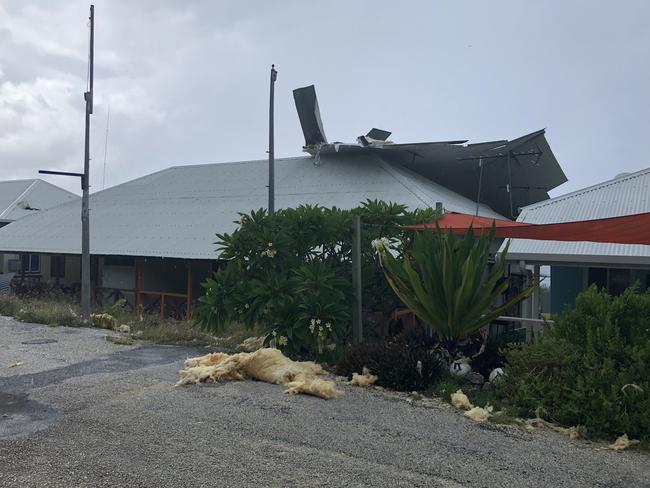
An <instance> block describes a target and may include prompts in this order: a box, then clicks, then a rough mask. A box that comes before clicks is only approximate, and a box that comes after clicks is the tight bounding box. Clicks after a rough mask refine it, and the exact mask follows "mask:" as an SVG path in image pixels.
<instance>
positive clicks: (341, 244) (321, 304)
mask: <svg viewBox="0 0 650 488" xmlns="http://www.w3.org/2000/svg"><path fill="white" fill-rule="evenodd" d="M355 214H358V215H361V217H362V220H363V222H364V223H366V224H368V225H367V226H366V227H364V231H363V233H362V249H363V252H362V268H363V273H362V274H363V290H364V300H363V302H364V304H365V307H366V311H376V310H379V311H382V312H385V313H387V312H389V311H390V310H392V309H393V308H395V307H396V306H398V304H399V302H398V301H397V300H396V298H395V297H394V296H393V295H392V293H391V292H390V290H389V288H388V285H387V284H386V282H385V280H384V279H383V276H382V272H381V270H380V269H379V267H378V266H377V262H376V259H377V257H376V256H375V254H374V252H373V249H372V246H371V245H370V243H371V241H372V240H373V239H375V238H377V237H379V236H380V235H388V236H397V235H402V234H403V231H402V229H401V228H400V226H401V225H407V224H413V223H416V222H417V223H419V222H423V221H428V220H431V219H432V218H433V217H434V216H435V215H436V214H435V212H434V211H432V210H427V211H421V210H418V211H415V212H407V211H406V207H405V206H403V205H397V204H392V203H385V202H379V201H367V202H365V203H364V204H363V205H362V206H361V207H359V208H357V209H353V210H350V211H348V210H341V209H337V208H324V207H319V206H300V207H298V208H295V209H281V210H278V211H277V212H276V213H275V214H274V215H272V216H269V215H268V214H267V213H266V211H265V210H258V211H253V212H251V213H250V214H241V220H240V221H239V224H240V226H239V228H238V229H236V230H235V231H234V232H233V233H232V234H223V235H218V236H217V237H218V239H219V242H218V243H217V244H218V246H219V248H220V256H219V258H220V259H221V260H222V263H223V266H222V267H221V269H219V270H218V271H217V272H216V273H215V274H214V275H213V276H212V277H211V278H210V279H208V280H206V282H205V283H203V286H204V288H205V289H206V293H205V295H204V296H203V297H201V299H200V306H199V307H197V309H196V315H195V322H196V324H197V325H198V326H199V327H201V328H202V329H204V330H206V331H210V332H211V333H218V332H220V331H221V330H223V328H225V327H228V324H230V323H232V322H237V323H241V324H244V325H245V326H247V327H249V328H251V329H252V328H258V330H259V331H260V332H261V333H262V334H263V335H264V336H265V337H266V341H267V342H271V341H274V342H275V343H276V345H277V346H278V347H280V348H282V349H283V350H284V351H285V352H287V353H289V354H291V355H294V356H313V355H316V354H322V353H324V352H326V351H330V350H331V349H332V348H336V347H338V346H341V345H343V344H345V343H346V341H347V339H348V337H349V335H350V326H351V304H352V283H351V278H352V270H351V263H350V259H351V237H352V216H353V215H355ZM409 235H410V234H409ZM404 236H405V237H404V238H403V241H404V242H409V240H410V237H408V236H407V235H406V234H404Z"/></svg>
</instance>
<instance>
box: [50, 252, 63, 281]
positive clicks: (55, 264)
mask: <svg viewBox="0 0 650 488" xmlns="http://www.w3.org/2000/svg"><path fill="white" fill-rule="evenodd" d="M50 276H52V278H65V256H51V257H50Z"/></svg>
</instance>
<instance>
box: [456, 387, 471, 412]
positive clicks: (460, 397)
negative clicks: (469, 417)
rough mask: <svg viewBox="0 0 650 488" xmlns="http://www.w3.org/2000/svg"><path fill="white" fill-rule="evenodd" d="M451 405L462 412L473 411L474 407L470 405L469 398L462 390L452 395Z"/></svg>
mask: <svg viewBox="0 0 650 488" xmlns="http://www.w3.org/2000/svg"><path fill="white" fill-rule="evenodd" d="M451 404H452V405H453V406H454V407H456V408H459V409H461V410H471V409H472V408H473V407H474V406H473V405H472V404H471V403H470V401H469V398H467V395H465V393H463V390H460V389H459V390H458V391H457V392H456V393H452V394H451Z"/></svg>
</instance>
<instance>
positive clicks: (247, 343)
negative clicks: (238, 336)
mask: <svg viewBox="0 0 650 488" xmlns="http://www.w3.org/2000/svg"><path fill="white" fill-rule="evenodd" d="M263 347H264V337H263V336H262V337H249V338H247V339H244V341H243V342H242V343H241V344H239V345H238V346H237V350H238V351H241V352H255V351H257V350H258V349H262V348H263Z"/></svg>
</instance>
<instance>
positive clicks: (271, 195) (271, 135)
mask: <svg viewBox="0 0 650 488" xmlns="http://www.w3.org/2000/svg"><path fill="white" fill-rule="evenodd" d="M277 79H278V72H277V71H276V70H275V65H274V64H272V65H271V88H270V90H271V92H270V100H269V215H273V213H274V212H275V148H274V138H275V137H274V133H273V104H274V100H273V98H274V95H275V93H274V92H275V90H274V88H275V80H277Z"/></svg>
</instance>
